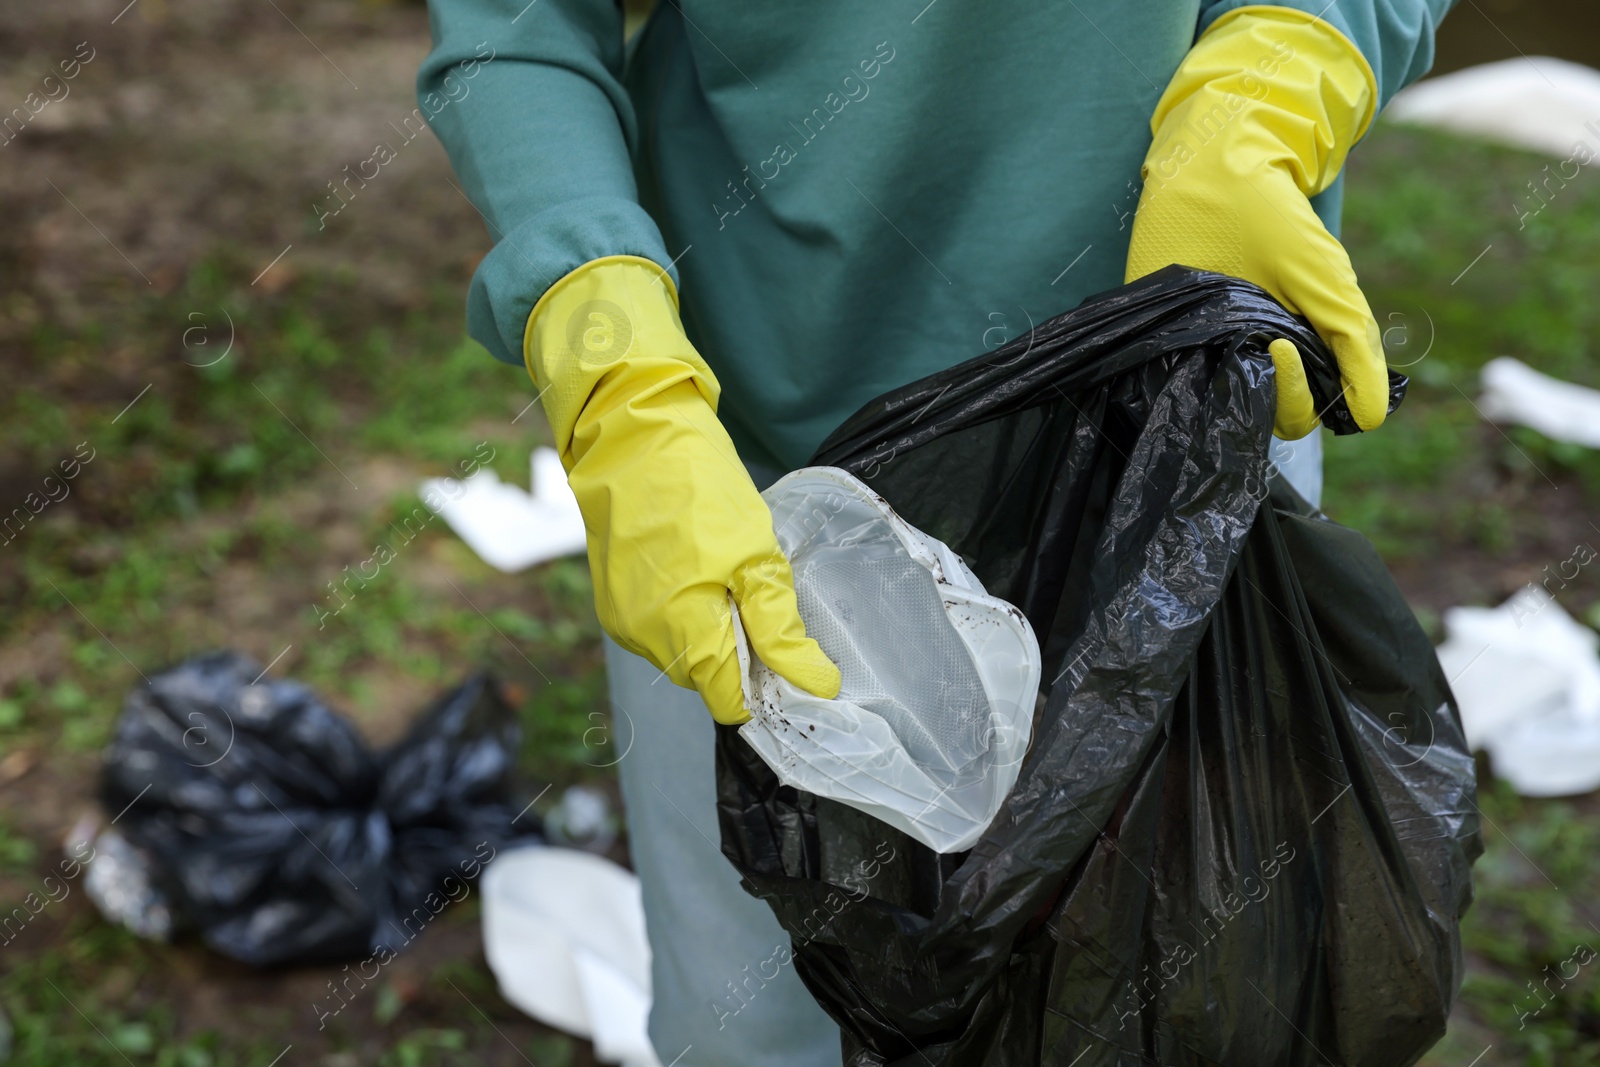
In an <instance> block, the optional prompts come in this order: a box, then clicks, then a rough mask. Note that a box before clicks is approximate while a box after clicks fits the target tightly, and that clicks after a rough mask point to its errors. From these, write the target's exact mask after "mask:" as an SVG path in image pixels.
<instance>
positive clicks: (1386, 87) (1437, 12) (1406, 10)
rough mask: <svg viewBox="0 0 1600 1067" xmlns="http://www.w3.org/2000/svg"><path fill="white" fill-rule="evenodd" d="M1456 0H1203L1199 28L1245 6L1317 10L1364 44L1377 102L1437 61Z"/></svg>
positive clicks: (1380, 105)
mask: <svg viewBox="0 0 1600 1067" xmlns="http://www.w3.org/2000/svg"><path fill="white" fill-rule="evenodd" d="M1455 3H1456V0H1283V2H1281V3H1276V4H1265V5H1263V4H1253V3H1249V2H1248V0H1202V3H1201V5H1200V24H1199V27H1198V29H1197V34H1198V33H1204V32H1205V31H1206V30H1207V29H1208V28H1209V27H1210V26H1211V24H1212V23H1213V22H1215V21H1216V20H1217V19H1218V18H1220V17H1222V16H1223V15H1225V14H1227V13H1228V12H1230V11H1236V10H1238V9H1239V8H1242V7H1287V8H1293V9H1295V10H1298V11H1304V12H1307V13H1308V14H1311V15H1317V16H1320V17H1321V18H1323V19H1325V20H1326V21H1327V22H1328V24H1329V25H1330V26H1332V27H1333V28H1334V29H1336V30H1338V31H1339V32H1340V33H1342V34H1344V35H1345V36H1346V37H1347V38H1349V39H1350V41H1351V42H1352V43H1353V44H1354V45H1355V46H1356V47H1357V48H1358V49H1360V50H1361V54H1362V55H1363V56H1365V57H1366V60H1367V63H1368V64H1369V65H1370V66H1371V67H1372V73H1373V75H1374V76H1375V77H1376V78H1377V80H1378V108H1379V109H1380V110H1381V109H1382V108H1383V107H1384V106H1385V105H1387V104H1388V103H1389V100H1390V98H1392V97H1393V96H1394V94H1395V93H1398V92H1399V91H1400V90H1401V89H1404V88H1405V87H1406V86H1408V85H1410V84H1411V83H1412V82H1414V81H1416V80H1417V79H1418V78H1420V77H1422V76H1423V75H1424V74H1426V73H1427V72H1428V68H1429V67H1431V66H1433V34H1434V31H1435V29H1437V28H1438V25H1439V21H1440V20H1441V19H1443V18H1444V16H1445V13H1446V12H1447V11H1449V10H1450V8H1452V7H1454V6H1455Z"/></svg>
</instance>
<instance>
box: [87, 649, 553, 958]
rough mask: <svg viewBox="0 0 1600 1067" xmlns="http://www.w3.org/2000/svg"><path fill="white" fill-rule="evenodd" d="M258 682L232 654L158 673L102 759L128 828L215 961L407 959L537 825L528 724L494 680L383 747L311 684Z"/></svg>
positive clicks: (107, 787)
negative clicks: (530, 805)
mask: <svg viewBox="0 0 1600 1067" xmlns="http://www.w3.org/2000/svg"><path fill="white" fill-rule="evenodd" d="M261 675H262V669H261V665H260V664H258V663H255V662H254V661H252V660H251V659H249V658H248V657H246V656H243V655H240V654H238V653H235V652H213V653H208V654H206V655H203V656H199V657H196V658H194V659H190V660H187V661H185V662H184V663H181V664H179V665H178V666H176V667H173V668H172V669H170V670H167V671H163V672H161V673H159V674H156V675H153V676H152V677H151V678H150V679H149V681H148V683H147V684H146V685H141V686H139V687H138V688H136V689H134V690H133V691H132V692H131V693H129V694H128V698H127V701H126V703H125V704H124V706H123V710H122V715H121V717H120V719H119V720H118V723H117V731H116V735H115V737H114V738H113V739H112V741H111V744H110V745H109V746H108V747H107V749H106V751H105V756H104V767H103V772H102V774H103V777H102V783H101V797H102V800H103V802H104V803H105V805H106V808H107V810H108V811H110V812H111V813H113V814H115V813H117V812H121V813H122V814H121V815H120V817H119V818H118V819H117V822H116V828H117V829H118V830H120V831H121V832H122V833H123V834H124V836H126V837H127V838H128V839H129V840H130V841H132V842H133V843H134V844H136V845H139V846H142V847H143V848H145V849H147V850H148V851H149V853H150V854H151V855H153V856H154V857H155V860H156V862H157V865H158V870H157V871H156V872H155V874H156V876H157V879H158V883H159V884H160V885H161V886H162V887H163V888H164V889H165V891H166V892H167V893H168V894H169V895H170V896H171V898H172V899H173V901H174V903H175V905H176V912H177V915H178V917H179V921H180V923H181V924H182V925H184V926H186V927H192V928H195V929H197V930H198V932H199V934H200V936H201V938H202V939H203V940H204V941H205V943H206V944H207V945H209V946H210V947H211V948H213V949H215V950H216V951H218V952H220V953H222V954H224V955H226V956H231V957H233V958H234V959H238V960H243V961H244V962H246V963H250V964H255V965H258V966H263V965H269V964H281V963H292V962H311V961H320V960H334V959H348V958H354V957H359V956H365V955H367V954H369V953H372V952H375V951H377V950H378V949H379V948H380V947H383V946H387V947H388V949H389V950H390V951H399V950H400V949H401V948H403V947H404V946H405V945H406V944H407V942H409V941H410V940H411V939H413V938H415V937H416V936H417V935H418V934H419V933H420V930H421V926H423V925H425V924H426V922H427V921H428V920H429V919H431V917H432V916H433V915H435V914H437V912H438V911H440V910H442V907H443V904H442V901H443V900H444V899H445V896H444V895H442V894H441V892H440V891H441V887H444V889H445V890H446V891H447V893H448V894H454V893H455V892H456V890H454V889H453V888H452V887H451V886H448V885H446V883H445V879H446V877H447V876H450V875H454V876H455V878H456V883H455V884H458V885H461V884H465V882H466V881H467V880H468V879H470V878H471V877H474V876H475V875H476V874H477V873H478V870H479V868H480V867H481V866H482V864H484V863H485V862H487V860H488V859H489V858H490V857H492V856H493V855H494V853H495V851H496V850H497V849H498V848H499V846H500V845H501V844H503V843H504V842H505V841H507V840H509V839H511V838H513V837H516V836H519V834H521V835H526V834H527V833H529V832H531V831H532V830H536V828H537V823H536V822H535V823H534V824H533V826H531V827H530V825H529V823H530V820H533V819H534V817H533V816H532V815H525V816H523V817H522V818H521V819H518V818H517V816H518V814H519V812H520V811H521V809H522V804H521V803H520V802H519V801H518V800H517V798H516V796H515V794H514V791H513V783H512V774H513V771H514V768H515V763H516V755H517V749H518V744H519V739H520V736H521V735H520V730H519V728H518V725H517V722H516V718H515V716H514V715H513V713H512V711H511V709H510V708H509V707H508V706H507V704H506V703H505V701H504V699H503V698H502V697H501V695H500V693H499V690H498V688H497V686H496V684H495V682H494V680H493V679H492V678H490V677H489V676H488V675H486V674H479V675H476V676H474V677H472V678H470V679H469V680H468V681H467V682H466V683H465V684H463V685H462V686H461V687H460V688H458V689H455V690H453V691H451V692H449V693H447V694H445V695H444V696H442V697H441V698H439V700H437V701H436V702H435V703H434V704H433V706H432V707H431V708H430V709H429V710H428V711H427V712H426V713H425V714H424V715H423V716H422V718H421V719H420V720H419V721H418V722H417V723H416V724H415V725H414V726H413V727H412V729H411V732H410V733H409V735H408V736H407V737H406V738H405V739H404V740H402V741H401V742H400V743H399V744H398V745H396V746H394V747H393V748H392V749H390V750H388V751H385V752H376V753H375V752H373V751H371V750H369V749H368V747H367V745H366V744H365V743H364V742H363V741H362V739H361V738H360V736H359V735H358V734H357V733H356V731H355V728H354V727H353V726H352V725H351V724H350V723H349V722H348V721H347V720H346V719H344V718H342V717H340V716H339V715H337V714H336V713H334V712H333V711H330V710H329V709H328V708H327V707H326V706H325V705H324V704H323V703H322V702H321V700H319V699H318V698H317V696H316V694H314V693H313V692H312V691H311V690H310V689H309V688H307V687H306V686H304V685H301V684H300V683H298V682H293V681H287V680H282V679H274V678H267V677H261ZM257 679H259V680H257ZM124 809H126V810H124ZM514 821H515V822H516V823H518V824H519V825H520V827H521V829H520V831H519V826H518V825H513V822H514ZM450 898H451V899H454V897H453V896H451V897H450ZM418 909H421V910H420V911H419V910H418Z"/></svg>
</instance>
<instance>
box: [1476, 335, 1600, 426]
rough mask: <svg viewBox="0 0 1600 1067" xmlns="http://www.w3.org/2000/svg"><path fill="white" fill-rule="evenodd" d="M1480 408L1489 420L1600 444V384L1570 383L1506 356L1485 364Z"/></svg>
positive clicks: (1482, 375)
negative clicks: (1541, 372) (1598, 388)
mask: <svg viewBox="0 0 1600 1067" xmlns="http://www.w3.org/2000/svg"><path fill="white" fill-rule="evenodd" d="M1479 381H1480V382H1481V383H1482V385H1483V396H1482V397H1481V398H1480V399H1479V400H1478V408H1479V410H1481V411H1482V412H1483V415H1484V418H1487V419H1489V420H1491V421H1493V422H1509V423H1517V424H1519V425H1522V426H1531V427H1532V428H1533V429H1535V430H1538V431H1539V432H1540V433H1542V434H1544V435H1545V436H1546V437H1551V438H1554V439H1555V440H1557V441H1570V442H1572V443H1573V444H1579V445H1584V446H1587V447H1589V448H1600V390H1597V389H1589V388H1586V387H1584V386H1581V385H1573V384H1572V383H1571V382H1564V381H1562V380H1561V379H1559V378H1552V377H1550V376H1549V375H1548V374H1540V373H1539V372H1538V371H1536V370H1534V369H1533V368H1532V367H1530V366H1528V365H1527V364H1526V363H1523V362H1522V361H1520V360H1516V359H1512V358H1511V357H1510V356H1500V357H1499V358H1497V359H1491V360H1490V361H1489V362H1488V363H1485V364H1484V365H1483V370H1482V372H1481V374H1480V378H1479Z"/></svg>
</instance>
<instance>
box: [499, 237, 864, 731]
mask: <svg viewBox="0 0 1600 1067" xmlns="http://www.w3.org/2000/svg"><path fill="white" fill-rule="evenodd" d="M677 301H678V297H677V291H676V290H675V289H674V288H673V285H672V280H671V279H670V278H669V277H667V275H666V274H665V272H663V271H662V270H661V268H660V267H658V266H656V265H655V264H654V263H652V262H651V261H649V260H647V259H639V258H636V257H633V256H610V257H607V258H605V259H598V260H595V261H594V262H592V263H588V264H586V265H584V266H582V267H580V268H578V269H577V270H575V271H573V272H572V273H571V274H568V275H567V276H566V277H564V278H562V279H561V280H560V281H558V282H556V284H555V285H554V286H552V287H551V288H550V289H549V291H548V292H546V293H545V294H544V296H543V297H542V298H541V299H540V300H539V303H538V304H537V305H536V306H535V307H534V309H533V313H532V314H531V315H530V316H529V317H528V326H527V333H526V335H525V337H524V342H523V352H524V357H525V359H526V361H527V365H528V373H529V374H530V375H532V377H533V381H534V384H535V385H536V386H538V387H539V389H540V390H541V391H542V392H541V394H540V398H541V400H542V401H543V403H544V410H545V414H546V415H547V416H549V419H550V427H551V429H552V430H554V431H555V438H556V447H557V449H558V450H559V451H560V453H561V462H562V465H563V466H565V467H566V469H567V479H568V481H569V482H570V483H571V485H572V491H573V493H574V494H575V495H576V496H577V498H578V506H579V507H580V508H581V509H582V511H583V521H584V526H585V527H587V529H588V542H589V565H590V568H591V570H592V571H593V573H594V597H595V607H596V609H597V610H598V611H599V615H600V625H601V626H603V627H604V628H605V630H606V632H607V633H609V634H610V635H611V636H612V637H613V638H615V639H616V641H617V643H618V644H620V645H621V646H622V647H623V648H626V649H628V650H629V651H630V652H633V653H636V654H637V655H640V656H643V657H644V658H645V659H647V660H649V661H650V662H651V663H653V664H655V665H656V667H658V668H659V669H661V670H662V671H663V672H664V673H665V674H666V675H667V677H668V678H670V679H671V680H672V681H673V682H675V683H677V684H678V685H681V686H684V687H686V688H694V689H697V690H699V692H700V695H701V697H702V698H703V699H704V700H705V702H706V707H707V708H709V709H710V711H711V715H712V717H713V718H714V719H716V720H717V721H718V722H722V723H741V722H744V721H745V720H747V719H748V718H749V717H750V713H749V712H748V711H747V710H746V708H745V705H744V695H743V690H742V687H741V684H740V674H739V665H738V662H737V660H736V658H735V654H734V639H733V620H732V616H731V614H730V612H729V608H728V605H729V597H730V596H731V597H732V598H733V602H734V603H737V604H738V607H739V617H740V620H741V621H742V622H743V624H744V629H745V634H746V636H747V637H748V638H749V640H750V645H751V647H752V648H753V649H754V650H755V652H756V654H757V655H758V656H760V657H761V660H762V662H763V663H765V664H766V665H767V666H769V667H771V668H772V669H773V670H774V671H776V672H777V673H778V674H781V675H782V676H783V677H785V678H787V679H788V680H789V681H790V682H792V683H794V684H795V685H797V686H799V687H801V688H802V689H805V690H807V691H809V692H811V693H814V694H816V695H818V696H822V697H833V696H836V695H838V692H839V669H838V668H837V667H835V666H834V665H833V663H832V661H830V660H829V659H828V657H827V656H826V655H825V654H824V653H823V651H822V649H821V648H820V647H818V645H817V643H816V642H815V641H813V640H811V639H810V638H808V637H806V633H805V624H804V623H803V622H801V620H800V612H799V609H798V608H797V607H796V604H795V595H794V576H793V574H792V573H791V571H790V570H789V562H788V560H786V559H785V558H784V556H783V553H782V552H781V551H780V550H779V548H778V541H777V537H776V536H775V535H774V533H773V530H772V513H771V512H770V511H768V510H767V506H766V504H765V503H764V502H763V501H762V499H761V496H760V494H759V493H757V492H756V487H755V484H754V483H753V482H752V481H751V480H750V475H749V474H748V473H747V472H746V470H745V468H744V465H743V464H742V463H741V462H740V461H739V457H738V456H737V455H736V454H735V452H734V448H733V442H732V441H731V440H729V439H728V434H727V431H726V430H724V429H723V428H722V423H720V422H719V421H717V415H716V404H717V397H718V395H719V393H720V390H719V388H718V386H717V380H716V378H715V376H713V375H712V373H711V369H710V368H709V367H707V366H706V364H705V361H704V360H702V359H701V358H700V354H699V353H698V352H696V351H695V350H694V346H693V345H691V344H690V343H689V339H688V338H687V337H685V336H684V334H683V324H682V323H681V322H680V320H679V318H678V302H677Z"/></svg>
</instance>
